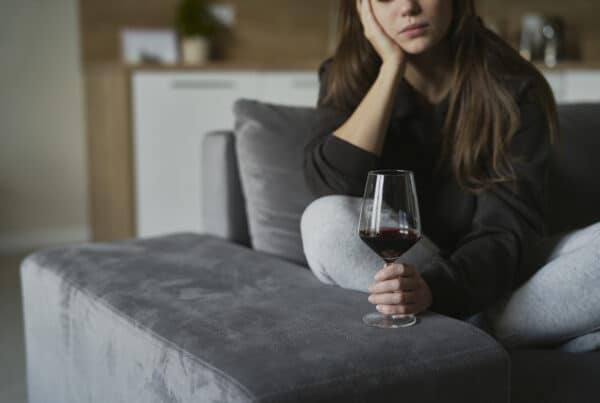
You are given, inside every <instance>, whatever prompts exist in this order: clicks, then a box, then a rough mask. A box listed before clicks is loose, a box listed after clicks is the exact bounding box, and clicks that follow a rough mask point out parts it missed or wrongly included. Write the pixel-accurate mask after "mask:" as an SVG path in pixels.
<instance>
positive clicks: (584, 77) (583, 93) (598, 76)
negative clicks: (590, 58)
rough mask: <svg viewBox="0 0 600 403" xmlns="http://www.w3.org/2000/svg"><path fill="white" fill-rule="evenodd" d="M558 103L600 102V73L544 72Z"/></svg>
mask: <svg viewBox="0 0 600 403" xmlns="http://www.w3.org/2000/svg"><path fill="white" fill-rule="evenodd" d="M544 76H545V77H546V80H548V83H549V84H550V87H551V88H552V90H553V91H554V97H555V98H556V102H558V103H577V102H600V71H598V70H562V71H553V72H544Z"/></svg>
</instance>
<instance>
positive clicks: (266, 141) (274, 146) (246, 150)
mask: <svg viewBox="0 0 600 403" xmlns="http://www.w3.org/2000/svg"><path fill="white" fill-rule="evenodd" d="M233 112H234V115H235V121H236V124H235V125H236V127H235V140H236V141H235V151H236V154H237V161H238V165H239V168H240V176H241V184H242V188H243V192H244V197H245V200H246V211H247V214H248V226H249V229H250V239H251V244H252V247H253V249H255V250H259V251H263V252H268V253H271V254H273V255H276V256H280V257H282V258H284V259H288V260H291V261H294V262H298V263H301V264H307V263H306V257H305V256H304V252H303V251H302V239H301V236H300V217H301V216H302V212H303V211H304V209H305V208H306V206H307V205H308V204H309V203H310V202H311V201H312V200H314V197H313V196H312V195H311V194H310V192H309V190H308V188H307V185H306V183H305V182H304V176H303V175H302V160H303V155H304V154H303V150H304V146H305V144H306V143H307V142H308V140H309V139H310V133H311V129H312V125H313V121H314V118H315V114H314V109H313V108H306V107H294V106H281V105H274V104H268V103H263V102H258V101H254V100H247V99H242V100H238V101H237V102H236V103H235V105H234V108H233Z"/></svg>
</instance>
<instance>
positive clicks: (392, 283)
mask: <svg viewBox="0 0 600 403" xmlns="http://www.w3.org/2000/svg"><path fill="white" fill-rule="evenodd" d="M369 292H371V295H370V296H369V302H370V303H372V304H376V305H377V310H378V311H379V312H381V313H384V314H387V315H398V314H400V315H404V314H417V313H419V312H422V311H425V310H426V309H428V308H429V307H430V306H431V304H432V302H433V298H432V295H431V290H430V289H429V286H428V285H427V283H426V282H425V280H423V278H422V277H421V275H420V274H419V272H418V271H417V269H416V268H415V266H413V265H409V264H398V263H391V264H386V265H385V266H384V267H383V269H381V270H380V271H378V272H377V273H376V274H375V283H373V284H371V286H369Z"/></svg>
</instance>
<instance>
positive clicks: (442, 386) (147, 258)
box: [22, 234, 509, 403]
mask: <svg viewBox="0 0 600 403" xmlns="http://www.w3.org/2000/svg"><path fill="white" fill-rule="evenodd" d="M22 276H23V286H24V290H23V291H24V301H25V311H26V315H25V324H26V334H27V352H28V371H29V372H28V378H29V394H30V402H32V403H36V402H59V401H60V402H84V401H95V402H309V401H310V402H331V401H346V402H365V401H369V402H395V401H398V399H405V400H406V401H419V402H439V401H461V402H482V401H486V402H506V401H507V399H508V393H509V362H508V356H507V354H506V352H505V351H504V350H503V349H502V348H501V346H500V345H499V344H497V343H496V342H495V340H493V339H492V338H491V337H490V336H489V335H487V334H486V333H484V332H482V331H480V330H479V329H477V328H475V327H473V326H471V325H469V324H467V323H464V322H461V321H457V320H454V319H451V318H447V317H445V316H442V315H438V314H435V313H427V314H424V315H422V316H420V318H419V319H420V323H419V324H418V326H413V327H411V328H405V329H395V330H391V331H389V330H383V329H378V328H371V327H367V326H364V325H363V323H362V322H361V316H362V314H364V313H365V312H368V311H371V310H372V306H371V304H369V303H368V301H366V298H365V297H366V295H365V294H364V293H360V292H356V291H349V290H345V289H342V288H339V287H331V286H327V285H324V284H322V283H320V282H319V281H318V280H317V279H316V278H314V276H313V275H312V274H311V273H310V272H309V271H308V270H306V268H304V267H302V266H297V265H295V264H293V263H291V262H287V261H285V260H282V259H279V258H276V257H273V256H271V255H268V254H266V253H260V252H256V251H252V250H251V249H248V248H245V247H242V246H239V245H235V244H233V243H231V242H228V241H225V240H223V239H219V238H216V237H212V236H209V235H196V234H174V235H167V236H162V237H156V238H149V239H141V240H131V241H122V242H113V243H92V244H80V245H71V246H68V247H61V248H54V249H49V250H44V251H39V252H37V253H35V254H33V255H30V256H29V257H28V258H27V259H26V261H25V262H24V264H23V266H22ZM475 377H476V378H477V382H473V381H472V380H473V379H474V378H475Z"/></svg>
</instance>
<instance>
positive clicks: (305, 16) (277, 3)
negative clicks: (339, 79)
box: [80, 0, 336, 66]
mask: <svg viewBox="0 0 600 403" xmlns="http://www.w3.org/2000/svg"><path fill="white" fill-rule="evenodd" d="M177 3H178V1H177V0H80V16H81V18H80V22H81V47H82V58H83V64H84V65H86V66H87V65H89V64H93V63H104V62H115V61H118V60H119V59H120V39H119V31H120V30H121V29H122V28H125V27H138V28H144V27H146V28H171V27H172V26H173V20H174V16H175V8H176V5H177ZM212 3H222V4H231V5H233V6H234V7H235V12H236V24H235V26H234V29H232V30H231V32H230V37H229V38H227V46H225V47H224V49H223V51H222V52H221V53H222V56H223V57H224V58H226V59H227V60H228V61H232V62H245V63H248V62H249V63H253V62H259V63H261V62H264V61H265V60H272V59H273V58H287V59H290V60H298V61H302V60H306V59H311V60H320V59H322V58H324V57H325V56H326V55H327V54H328V53H329V50H330V47H331V46H332V42H333V39H334V38H333V37H332V36H333V35H332V33H333V32H332V30H331V28H332V26H333V25H334V24H333V23H332V20H333V19H334V18H335V9H336V7H335V4H336V0H302V1H298V0H217V1H212Z"/></svg>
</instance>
